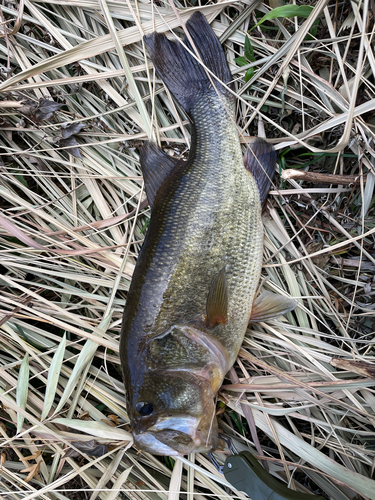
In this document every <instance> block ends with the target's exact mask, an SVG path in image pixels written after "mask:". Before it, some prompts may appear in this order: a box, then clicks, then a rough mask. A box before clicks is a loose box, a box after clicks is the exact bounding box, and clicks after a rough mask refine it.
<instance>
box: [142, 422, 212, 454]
mask: <svg viewBox="0 0 375 500" xmlns="http://www.w3.org/2000/svg"><path fill="white" fill-rule="evenodd" d="M134 442H135V444H136V445H137V446H138V448H140V449H142V450H144V451H148V452H149V453H152V454H153V455H169V456H181V455H188V454H189V453H199V452H200V453H207V452H209V451H212V450H214V449H216V448H217V445H218V431H217V421H216V418H215V415H213V418H211V419H209V418H207V416H203V417H201V418H196V417H192V416H190V415H181V416H173V417H162V418H159V419H158V421H157V422H156V423H155V424H154V425H153V426H152V427H149V428H148V429H147V431H146V432H142V433H139V434H134Z"/></svg>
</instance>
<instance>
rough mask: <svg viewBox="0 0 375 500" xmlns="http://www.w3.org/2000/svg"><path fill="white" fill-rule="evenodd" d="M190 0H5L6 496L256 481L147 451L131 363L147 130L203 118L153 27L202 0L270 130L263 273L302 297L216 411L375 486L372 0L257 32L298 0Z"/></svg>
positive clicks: (247, 361) (0, 258) (327, 478)
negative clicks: (123, 342) (130, 395)
mask: <svg viewBox="0 0 375 500" xmlns="http://www.w3.org/2000/svg"><path fill="white" fill-rule="evenodd" d="M181 2H182V3H181ZM181 2H180V1H177V0H176V1H175V4H172V3H168V2H167V1H165V2H162V1H156V0H155V1H154V3H153V4H151V3H149V2H148V1H146V0H138V1H137V0H136V1H135V2H133V0H131V1H130V0H45V1H43V2H40V1H38V0H20V1H19V2H16V1H11V0H9V1H7V0H3V1H2V2H1V6H0V9H1V20H0V21H1V28H0V29H1V30H2V37H1V41H0V58H1V65H2V66H1V68H0V75H1V79H2V81H1V83H0V91H1V94H0V99H1V102H0V111H1V113H0V127H1V136H0V154H1V156H0V197H1V205H0V208H1V213H0V262H1V274H2V276H1V280H0V294H1V299H0V302H1V303H0V314H1V319H0V325H1V329H0V400H1V404H2V407H1V411H0V418H1V424H0V433H1V482H0V497H4V498H7V499H9V500H10V499H12V500H16V499H23V500H31V499H32V498H38V499H43V500H45V499H66V498H69V499H81V498H86V499H87V498H89V499H91V500H94V499H96V498H101V499H103V500H114V499H115V498H132V499H148V498H150V499H161V500H164V499H166V498H168V499H170V500H174V499H176V498H178V492H179V491H181V492H182V493H184V492H187V493H188V496H187V498H188V499H192V498H193V496H192V495H193V494H194V496H195V498H196V499H197V500H201V499H203V498H204V497H206V496H207V495H208V496H214V497H217V498H219V497H220V498H221V497H223V498H224V497H228V496H236V495H237V496H240V497H243V495H242V494H240V493H239V492H236V491H235V490H233V489H230V488H229V489H228V484H227V482H226V481H225V479H224V477H223V476H222V475H220V474H219V473H218V472H217V471H216V469H215V468H214V467H213V466H212V465H211V463H210V462H209V460H208V458H207V457H206V456H202V455H199V454H198V455H196V456H190V457H188V458H184V459H182V460H177V461H176V462H174V461H173V460H171V459H170V458H168V457H166V458H162V459H160V458H156V457H153V456H151V455H148V454H147V453H142V454H139V453H137V450H135V449H134V448H133V447H132V443H131V435H130V433H129V427H128V418H127V415H126V409H125V404H124V394H123V386H122V382H121V376H120V370H119V358H118V345H119V332H120V325H121V314H122V310H123V307H124V303H125V300H126V294H127V290H128V287H129V283H130V280H131V276H132V272H133V269H134V265H135V262H136V259H137V255H138V253H139V250H140V247H141V245H142V241H143V238H144V234H145V231H146V229H147V225H148V223H149V217H150V210H149V208H148V206H147V204H146V202H145V195H144V192H143V183H142V177H141V174H140V169H139V162H138V159H139V157H138V147H139V145H140V144H141V143H142V141H144V140H145V139H147V137H151V136H152V137H154V138H155V139H156V140H157V141H159V142H160V143H161V144H162V146H163V147H164V148H165V149H166V150H168V152H169V153H170V154H172V155H175V156H178V155H185V154H186V151H187V150H188V147H189V137H190V135H189V134H190V128H189V124H188V121H187V117H186V116H185V115H184V114H183V112H182V111H181V109H179V108H178V106H177V105H176V104H175V103H174V102H173V100H172V99H171V96H170V95H169V93H168V92H167V91H166V90H165V89H164V87H163V85H162V83H161V82H160V80H158V78H157V76H156V75H155V73H154V70H153V67H152V64H151V63H150V61H149V60H148V59H147V55H146V54H145V50H144V46H143V43H142V37H143V34H145V33H150V32H152V31H153V30H154V29H156V30H158V31H161V32H170V33H171V32H172V31H173V32H174V34H173V35H172V36H179V35H180V34H181V33H182V32H183V30H182V28H181V25H182V24H183V23H184V22H185V21H186V20H187V19H188V17H189V16H190V15H191V13H192V12H193V11H194V10H196V9H199V10H201V11H202V12H203V13H204V14H205V15H206V16H207V18H208V20H209V22H211V24H212V27H213V29H214V30H215V32H216V34H217V35H218V37H219V38H220V40H221V42H222V43H223V44H224V46H225V49H226V51H227V54H228V60H229V61H230V67H231V70H232V73H233V79H234V89H235V92H236V94H237V96H238V101H237V102H238V109H237V117H236V119H237V123H238V128H239V131H240V133H241V140H242V142H243V143H244V148H245V143H246V141H247V140H248V138H249V136H251V135H258V133H259V134H260V135H265V136H266V137H267V139H269V140H270V141H272V143H273V144H274V145H275V148H276V149H277V150H278V153H279V162H278V167H279V171H278V172H277V173H276V175H275V179H274V183H275V184H274V186H273V188H272V191H271V194H270V197H269V202H268V205H267V208H266V211H265V215H264V223H265V231H266V239H265V248H264V269H263V278H264V280H263V282H262V286H263V287H264V288H265V289H268V290H270V291H277V292H279V293H281V294H284V295H287V296H291V297H295V298H297V299H298V302H299V306H298V308H297V310H296V311H295V312H294V313H289V314H288V315H287V317H286V318H281V319H280V320H278V321H269V322H267V323H261V324H257V325H255V326H252V327H251V328H250V329H249V331H248V334H247V336H246V339H245V341H244V344H243V349H242V351H241V352H240V355H239V358H238V362H237V363H236V365H235V368H234V369H232V371H231V373H230V374H229V376H228V378H227V379H226V381H225V383H224V386H223V388H222V390H221V391H220V394H219V402H218V412H219V413H220V425H221V428H222V430H223V431H224V432H225V433H226V434H227V435H228V436H231V437H232V439H233V442H234V444H235V445H236V447H237V448H238V450H243V449H247V448H250V450H252V451H253V453H254V454H255V455H256V456H262V457H264V460H263V463H267V464H268V467H269V470H270V471H271V472H272V473H273V474H274V475H276V476H277V477H279V478H280V479H281V480H283V481H285V482H286V483H288V484H289V486H290V487H291V488H293V489H296V490H298V491H302V492H312V491H314V492H318V493H320V494H322V495H324V496H326V497H327V498H332V499H334V500H348V499H354V498H371V499H375V482H374V481H373V480H372V479H371V476H372V474H373V469H374V463H375V462H374V457H375V438H374V436H375V434H374V421H375V394H374V373H375V365H374V348H373V346H374V330H375V320H374V309H375V300H374V298H375V282H374V269H375V251H374V233H375V224H374V181H375V177H374V165H375V152H374V149H375V148H374V129H375V118H374V109H375V94H374V84H375V81H374V75H375V58H374V52H373V46H374V10H373V5H374V4H373V3H370V2H369V1H368V0H358V1H352V2H350V1H349V0H344V1H342V2H338V1H336V2H335V1H327V0H318V1H317V2H306V3H305V5H307V4H310V5H311V7H313V9H310V12H309V14H308V17H285V15H282V16H281V17H278V18H276V19H271V20H268V21H265V22H264V23H263V24H262V25H260V26H258V27H256V28H255V29H253V30H251V31H250V32H249V34H248V38H246V34H247V32H248V31H249V29H250V28H251V27H253V26H254V25H255V24H256V23H257V22H258V21H259V20H260V19H261V18H262V16H264V15H266V14H267V13H268V12H269V10H270V8H277V7H280V5H282V3H281V2H279V1H278V0H269V4H268V3H266V2H264V3H261V2H260V1H258V0H256V1H255V2H254V3H250V1H248V0H243V1H238V2H234V1H232V0H225V1H220V2H216V3H215V2H213V3H206V2H202V3H203V5H201V2H200V1H190V0H181ZM297 3H298V5H302V4H304V2H297ZM304 12H306V9H305V11H304ZM293 15H294V14H293ZM246 40H247V41H246ZM245 49H246V50H245ZM239 57H240V58H242V59H240V60H237V61H236V60H235V59H238V58H239ZM290 169H294V173H293V171H292V172H291V171H290ZM306 172H308V173H309V174H315V175H316V174H318V178H316V176H315V177H314V176H312V177H311V176H309V175H307V174H306ZM327 174H332V175H334V176H335V178H332V177H329V176H327ZM337 176H339V177H337ZM225 456H226V452H225V451H224V452H218V453H216V454H215V457H216V459H217V460H218V461H219V462H221V463H222V462H223V460H224V459H225ZM182 498H185V495H182Z"/></svg>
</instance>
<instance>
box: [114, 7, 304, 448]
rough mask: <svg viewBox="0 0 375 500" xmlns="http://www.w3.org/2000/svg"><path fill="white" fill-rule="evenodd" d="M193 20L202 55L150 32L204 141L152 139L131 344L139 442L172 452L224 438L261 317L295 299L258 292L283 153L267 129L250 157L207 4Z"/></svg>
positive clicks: (127, 361) (172, 86)
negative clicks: (222, 401) (241, 355)
mask: <svg viewBox="0 0 375 500" xmlns="http://www.w3.org/2000/svg"><path fill="white" fill-rule="evenodd" d="M186 28H187V30H188V32H189V34H190V37H191V38H192V40H193V42H194V46H195V47H194V48H192V46H191V45H190V43H189V41H187V40H185V42H184V43H185V46H186V47H187V48H188V49H189V50H190V51H191V52H192V53H194V51H195V49H197V51H198V54H199V57H198V59H200V60H201V62H198V61H197V60H196V59H195V58H194V57H193V56H192V55H191V54H190V53H189V52H188V50H186V48H185V47H184V46H183V45H182V44H181V43H179V42H177V41H173V42H171V41H169V40H168V39H167V38H166V37H165V36H163V35H160V34H157V33H154V34H153V35H151V36H149V37H145V44H146V47H147V50H148V52H149V54H150V56H151V59H152V62H153V64H154V66H155V68H156V70H157V72H158V74H159V76H160V77H161V78H162V80H163V82H164V83H165V85H166V86H167V87H168V88H169V90H170V91H171V92H172V94H173V95H174V97H175V98H176V100H177V101H178V102H179V104H180V105H181V106H182V107H183V108H184V110H185V111H186V112H187V113H188V115H189V116H190V118H191V121H192V144H191V149H190V154H189V157H188V160H187V161H180V160H176V159H174V158H172V157H170V156H168V155H166V154H165V153H164V152H163V151H162V150H160V149H159V148H158V147H157V146H156V145H154V144H152V143H146V144H145V145H144V146H143V148H142V150H141V155H140V160H141V168H142V173H143V175H144V180H145V188H146V194H147V198H148V200H149V203H150V206H151V208H152V216H151V222H150V227H149V229H148V232H147V236H146V239H145V242H144V245H143V248H142V251H141V253H140V255H139V259H138V262H137V265H136V268H135V271H134V275H133V280H132V283H131V287H130V290H129V294H128V299H127V303H126V306H125V311H124V318H123V324H122V334H121V345H120V355H121V364H122V369H123V373H124V382H125V388H126V398H127V411H128V415H129V418H130V421H131V425H132V432H133V435H134V441H135V444H136V445H137V446H138V448H140V449H142V450H146V451H149V452H151V453H154V454H160V455H184V454H188V453H192V452H198V451H199V452H207V451H210V450H213V449H215V448H216V447H217V444H218V429H217V422H216V417H215V406H216V405H215V403H216V401H215V398H216V394H217V392H218V390H219V388H220V386H221V384H222V381H223V379H224V376H225V374H226V373H227V371H228V370H229V368H230V367H231V366H232V365H233V363H234V361H235V359H236V357H237V354H238V351H239V349H240V346H241V343H242V341H243V338H244V335H245V332H246V328H247V326H248V323H249V320H250V321H259V320H261V319H266V318H268V317H270V316H277V315H278V316H280V315H281V314H283V313H284V312H286V311H290V310H291V309H293V308H294V307H295V302H294V301H292V303H291V301H285V300H283V298H282V297H279V296H277V295H275V296H274V295H273V294H270V293H265V294H263V295H261V296H260V298H258V299H256V300H255V302H254V299H255V294H256V290H257V286H258V282H259V277H260V272H261V266H262V254H263V225H262V220H261V212H262V204H263V202H264V200H265V198H266V196H267V193H268V191H269V186H270V182H271V178H272V176H273V174H274V171H275V164H276V154H275V152H274V151H273V149H272V147H271V146H270V145H269V144H267V143H266V142H265V141H264V140H261V139H255V140H254V141H253V142H252V143H251V144H250V145H249V148H248V150H247V153H246V155H245V160H244V159H243V156H242V152H241V147H240V141H239V137H238V133H237V129H236V124H235V121H234V111H235V101H234V98H233V95H232V94H231V93H230V91H229V90H228V88H227V86H228V84H229V83H230V81H231V74H230V72H229V68H228V65H227V61H226V59H225V54H224V51H223V49H222V47H221V45H220V43H219V40H218V39H217V37H216V36H215V34H214V33H213V31H212V29H211V27H210V26H209V24H208V23H207V21H206V19H205V17H204V16H203V15H202V14H200V13H195V14H193V16H192V17H191V18H190V19H189V21H188V22H187V24H186ZM201 63H203V64H204V65H205V66H206V67H207V68H208V70H209V71H210V72H211V73H212V74H214V75H215V76H216V77H218V79H219V81H218V80H217V79H216V78H215V77H213V76H212V74H210V73H209V72H207V71H206V70H205V68H204V67H203V66H202V64H201ZM220 82H222V83H220ZM244 162H245V165H244Z"/></svg>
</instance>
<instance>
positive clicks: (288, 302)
mask: <svg viewBox="0 0 375 500" xmlns="http://www.w3.org/2000/svg"><path fill="white" fill-rule="evenodd" d="M296 306H297V302H296V301H295V300H293V299H288V298H287V297H284V296H283V295H278V294H277V293H272V292H263V293H262V294H261V295H259V297H258V298H256V299H255V300H254V304H253V309H252V311H251V316H250V321H249V322H250V323H258V322H259V321H266V320H267V319H275V318H279V317H280V316H284V314H286V313H287V312H290V311H293V309H294V308H295V307H296Z"/></svg>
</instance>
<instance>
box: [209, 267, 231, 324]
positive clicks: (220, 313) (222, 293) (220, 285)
mask: <svg viewBox="0 0 375 500" xmlns="http://www.w3.org/2000/svg"><path fill="white" fill-rule="evenodd" d="M206 309H207V319H208V322H209V325H210V326H215V325H217V324H219V323H221V324H223V325H225V323H226V322H227V321H228V288H227V282H226V279H225V267H223V269H222V270H221V271H220V272H219V273H218V274H217V276H216V277H215V279H214V281H213V282H212V285H211V288H210V291H209V293H208V297H207V305H206Z"/></svg>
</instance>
